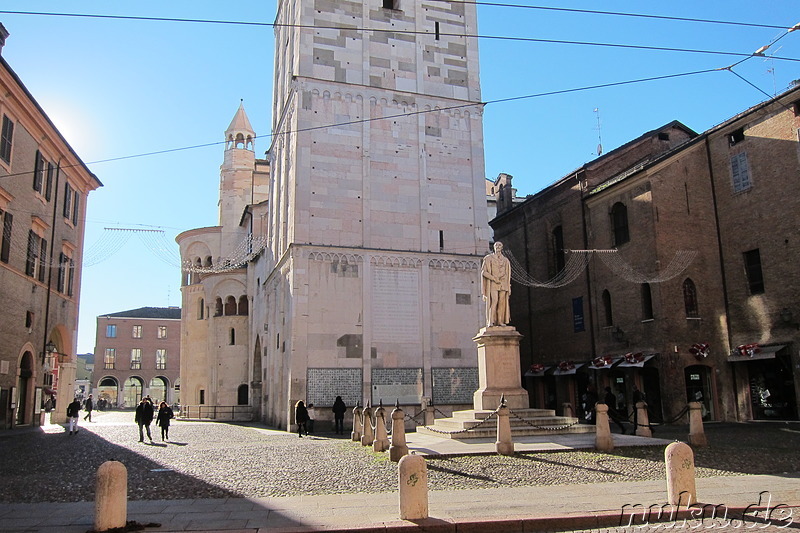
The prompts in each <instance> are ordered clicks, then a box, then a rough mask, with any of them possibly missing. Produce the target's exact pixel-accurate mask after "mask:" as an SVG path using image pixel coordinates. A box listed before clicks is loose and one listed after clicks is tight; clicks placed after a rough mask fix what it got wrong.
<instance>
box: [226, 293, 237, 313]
mask: <svg viewBox="0 0 800 533" xmlns="http://www.w3.org/2000/svg"><path fill="white" fill-rule="evenodd" d="M235 314H236V298H234V297H233V296H228V297H227V298H225V316H233V315H235Z"/></svg>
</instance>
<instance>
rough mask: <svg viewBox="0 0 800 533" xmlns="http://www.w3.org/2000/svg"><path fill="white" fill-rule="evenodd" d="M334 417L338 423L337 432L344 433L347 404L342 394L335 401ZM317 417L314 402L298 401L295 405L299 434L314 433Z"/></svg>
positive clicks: (338, 433)
mask: <svg viewBox="0 0 800 533" xmlns="http://www.w3.org/2000/svg"><path fill="white" fill-rule="evenodd" d="M332 410H333V419H334V422H335V425H336V434H337V435H342V434H344V413H345V412H346V411H347V406H346V405H345V403H344V401H343V400H342V397H341V396H337V397H336V400H335V401H334V402H333V407H332ZM315 418H316V409H315V408H314V404H313V403H310V404H308V407H306V404H305V402H304V401H303V400H300V401H298V402H297V403H296V404H295V406H294V421H295V423H296V424H297V434H298V435H299V436H300V438H303V433H305V434H306V435H309V434H311V433H314V419H315Z"/></svg>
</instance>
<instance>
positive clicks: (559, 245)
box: [552, 226, 566, 274]
mask: <svg viewBox="0 0 800 533" xmlns="http://www.w3.org/2000/svg"><path fill="white" fill-rule="evenodd" d="M552 239H553V266H554V267H555V272H553V274H558V273H559V272H561V271H562V270H564V265H565V264H566V262H565V260H564V229H563V228H562V227H561V226H556V227H555V228H553V233H552Z"/></svg>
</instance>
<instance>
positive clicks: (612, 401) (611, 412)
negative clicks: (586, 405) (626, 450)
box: [603, 387, 625, 435]
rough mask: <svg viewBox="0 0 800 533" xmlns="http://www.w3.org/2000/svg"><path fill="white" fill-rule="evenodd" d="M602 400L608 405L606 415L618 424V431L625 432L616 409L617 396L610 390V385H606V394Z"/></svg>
mask: <svg viewBox="0 0 800 533" xmlns="http://www.w3.org/2000/svg"><path fill="white" fill-rule="evenodd" d="M603 402H604V403H605V404H606V405H607V406H608V417H609V418H610V419H611V420H613V421H614V423H615V424H616V425H617V426H619V431H620V433H622V434H623V435H624V434H625V426H623V425H622V420H621V417H620V414H619V411H617V397H616V395H614V393H613V392H611V387H606V395H605V396H604V397H603Z"/></svg>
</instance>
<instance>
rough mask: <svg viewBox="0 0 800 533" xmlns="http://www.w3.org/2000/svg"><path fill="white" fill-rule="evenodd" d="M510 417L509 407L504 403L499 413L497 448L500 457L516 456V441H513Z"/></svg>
mask: <svg viewBox="0 0 800 533" xmlns="http://www.w3.org/2000/svg"><path fill="white" fill-rule="evenodd" d="M508 416H509V415H508V407H507V406H506V404H505V402H504V403H502V404H501V405H500V409H499V410H498V411H497V442H495V448H496V449H497V453H499V454H500V455H514V441H513V440H512V439H511V422H510V421H509V419H508Z"/></svg>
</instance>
